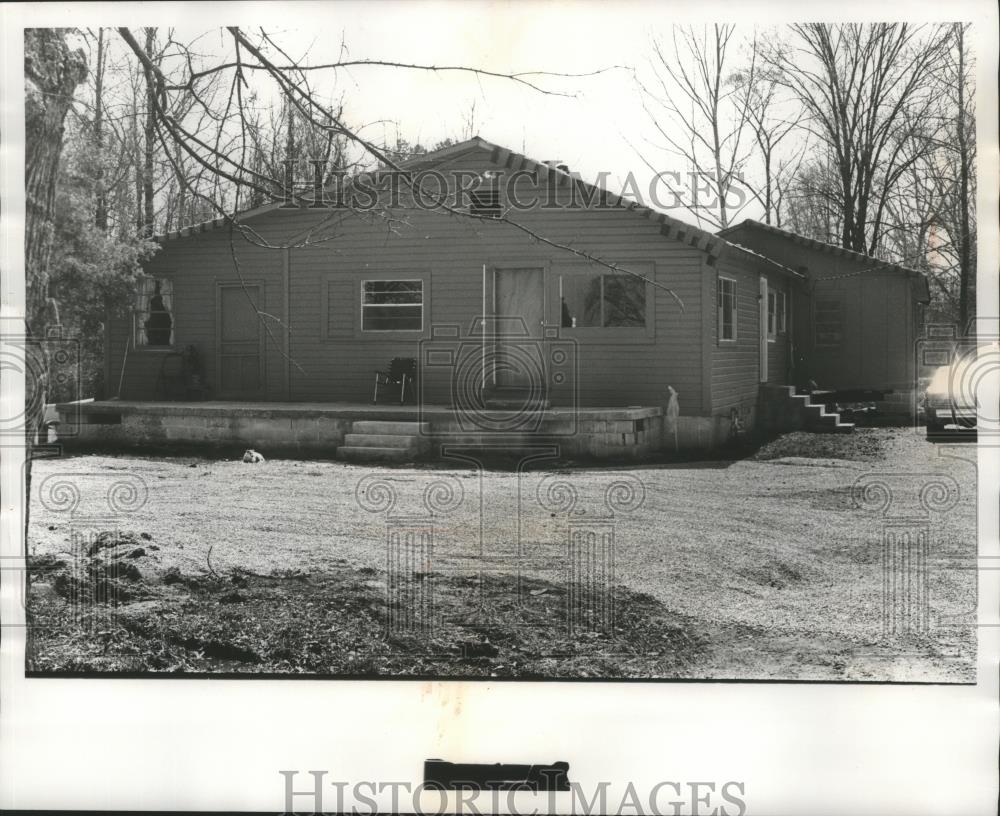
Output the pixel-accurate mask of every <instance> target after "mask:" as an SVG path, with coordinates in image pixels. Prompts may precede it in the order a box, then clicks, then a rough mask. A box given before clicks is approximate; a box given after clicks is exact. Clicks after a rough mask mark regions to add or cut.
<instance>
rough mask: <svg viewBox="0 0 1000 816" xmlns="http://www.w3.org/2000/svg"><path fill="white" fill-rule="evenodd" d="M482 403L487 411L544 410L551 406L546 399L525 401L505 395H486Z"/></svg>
mask: <svg viewBox="0 0 1000 816" xmlns="http://www.w3.org/2000/svg"><path fill="white" fill-rule="evenodd" d="M483 405H484V406H485V407H486V409H487V410H489V411H545V410H548V409H549V408H551V407H552V403H551V401H549V400H547V399H536V400H531V401H525V400H519V399H510V398H507V397H504V398H499V397H487V398H486V399H484V400H483Z"/></svg>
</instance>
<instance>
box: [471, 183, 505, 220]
mask: <svg viewBox="0 0 1000 816" xmlns="http://www.w3.org/2000/svg"><path fill="white" fill-rule="evenodd" d="M469 214H470V215H478V216H482V217H483V218H499V217H500V214H501V213H500V190H499V189H498V188H496V187H490V188H488V189H485V190H478V191H476V192H473V193H469Z"/></svg>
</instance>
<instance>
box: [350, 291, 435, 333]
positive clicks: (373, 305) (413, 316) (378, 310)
mask: <svg viewBox="0 0 1000 816" xmlns="http://www.w3.org/2000/svg"><path fill="white" fill-rule="evenodd" d="M423 327H424V282H423V281H422V280H419V279H416V280H366V281H362V282H361V330H362V331H421V330H423Z"/></svg>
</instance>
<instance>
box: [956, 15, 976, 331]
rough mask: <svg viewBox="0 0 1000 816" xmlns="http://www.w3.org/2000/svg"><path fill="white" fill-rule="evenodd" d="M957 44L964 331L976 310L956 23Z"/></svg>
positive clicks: (961, 51)
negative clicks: (973, 293)
mask: <svg viewBox="0 0 1000 816" xmlns="http://www.w3.org/2000/svg"><path fill="white" fill-rule="evenodd" d="M955 27H956V33H957V43H958V166H959V177H958V178H959V198H958V213H959V232H960V235H959V237H958V252H959V262H958V263H959V269H958V271H959V283H958V325H959V331H960V332H964V331H967V328H968V324H969V319H970V318H971V317H972V316H973V315H975V307H974V306H973V305H972V303H971V300H972V298H971V297H970V291H969V290H970V286H969V284H970V282H971V280H972V278H973V276H974V275H975V274H976V272H975V270H974V269H973V268H972V239H971V235H970V232H969V143H968V134H967V133H966V130H965V127H966V122H965V113H966V111H965V29H964V26H963V24H962V23H956V24H955Z"/></svg>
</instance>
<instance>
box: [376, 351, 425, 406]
mask: <svg viewBox="0 0 1000 816" xmlns="http://www.w3.org/2000/svg"><path fill="white" fill-rule="evenodd" d="M416 381H417V361H416V359H415V358H413V357H393V358H392V360H391V361H390V363H389V370H388V371H376V372H375V394H374V395H373V396H372V404H373V405H378V389H379V386H380V385H381V386H399V404H400V405H402V404H403V403H404V402H405V401H406V391H407V389H409V391H410V396H411V397H413V396H414V394H415V392H414V390H413V386H414V383H416Z"/></svg>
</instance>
